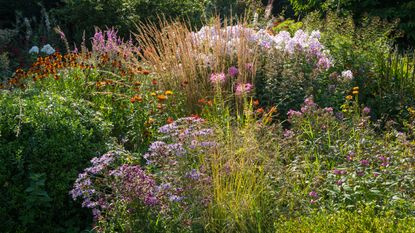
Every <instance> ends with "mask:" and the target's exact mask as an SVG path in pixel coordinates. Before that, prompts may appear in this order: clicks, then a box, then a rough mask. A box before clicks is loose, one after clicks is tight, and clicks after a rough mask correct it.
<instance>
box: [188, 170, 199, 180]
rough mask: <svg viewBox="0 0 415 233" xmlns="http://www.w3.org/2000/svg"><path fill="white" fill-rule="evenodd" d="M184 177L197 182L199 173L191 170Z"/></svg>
mask: <svg viewBox="0 0 415 233" xmlns="http://www.w3.org/2000/svg"><path fill="white" fill-rule="evenodd" d="M186 177H187V178H190V179H192V180H198V179H199V178H200V172H198V171H197V170H196V169H192V170H191V171H190V172H188V173H187V174H186Z"/></svg>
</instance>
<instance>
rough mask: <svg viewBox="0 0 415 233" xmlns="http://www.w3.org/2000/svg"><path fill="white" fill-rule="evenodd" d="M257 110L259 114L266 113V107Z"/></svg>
mask: <svg viewBox="0 0 415 233" xmlns="http://www.w3.org/2000/svg"><path fill="white" fill-rule="evenodd" d="M255 112H256V113H258V114H262V113H264V109H263V108H258V109H257V110H256V111H255Z"/></svg>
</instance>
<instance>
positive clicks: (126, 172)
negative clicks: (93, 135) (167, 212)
mask: <svg viewBox="0 0 415 233" xmlns="http://www.w3.org/2000/svg"><path fill="white" fill-rule="evenodd" d="M122 154H123V152H121V151H112V152H108V153H106V154H104V155H102V156H101V157H99V158H93V159H92V160H91V163H92V166H91V167H88V168H86V169H85V170H84V172H82V173H80V174H79V176H78V178H77V179H76V181H75V184H74V187H73V189H72V190H71V191H70V192H69V193H70V194H71V196H72V198H73V199H74V200H76V199H78V198H81V199H82V207H86V208H90V209H92V213H93V215H94V218H95V219H98V217H99V216H100V215H101V213H102V211H105V210H106V209H108V208H109V207H110V206H111V205H112V203H113V202H114V201H115V200H121V201H123V202H124V203H126V204H128V203H132V202H133V201H136V200H139V201H141V203H142V205H145V206H148V207H153V206H155V205H159V204H161V203H160V202H161V201H160V200H161V198H159V195H160V193H159V192H158V187H157V186H156V182H155V180H154V179H153V178H152V177H151V176H150V175H148V174H146V173H145V171H144V170H142V169H141V167H140V166H137V165H128V164H123V165H121V166H119V167H117V162H118V161H119V159H120V158H121V155H122Z"/></svg>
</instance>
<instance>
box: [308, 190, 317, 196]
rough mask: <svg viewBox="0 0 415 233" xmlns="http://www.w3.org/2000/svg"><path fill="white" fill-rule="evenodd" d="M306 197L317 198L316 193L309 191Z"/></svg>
mask: <svg viewBox="0 0 415 233" xmlns="http://www.w3.org/2000/svg"><path fill="white" fill-rule="evenodd" d="M308 196H310V197H312V198H318V194H317V192H316V191H311V192H309V193H308Z"/></svg>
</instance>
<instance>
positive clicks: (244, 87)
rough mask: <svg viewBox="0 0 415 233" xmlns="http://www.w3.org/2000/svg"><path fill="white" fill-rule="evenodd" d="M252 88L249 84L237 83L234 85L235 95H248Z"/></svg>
mask: <svg viewBox="0 0 415 233" xmlns="http://www.w3.org/2000/svg"><path fill="white" fill-rule="evenodd" d="M252 88H253V85H252V84H250V83H239V84H237V85H236V90H235V95H237V96H242V95H245V94H247V93H249V92H250V91H251V90H252Z"/></svg>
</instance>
